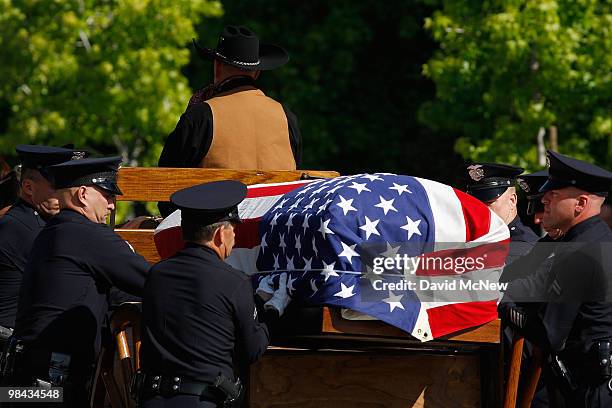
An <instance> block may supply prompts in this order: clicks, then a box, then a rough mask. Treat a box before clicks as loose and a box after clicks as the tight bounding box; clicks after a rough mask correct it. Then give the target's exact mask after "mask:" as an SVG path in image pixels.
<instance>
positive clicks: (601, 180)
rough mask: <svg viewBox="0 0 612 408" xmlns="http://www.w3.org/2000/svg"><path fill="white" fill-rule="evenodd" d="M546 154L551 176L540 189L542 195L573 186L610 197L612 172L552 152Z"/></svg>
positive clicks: (549, 175)
mask: <svg viewBox="0 0 612 408" xmlns="http://www.w3.org/2000/svg"><path fill="white" fill-rule="evenodd" d="M546 153H547V155H548V162H549V168H548V173H549V174H548V180H547V181H546V183H544V185H543V186H542V187H541V188H540V192H541V193H545V192H546V191H550V190H558V189H561V188H565V187H572V186H573V187H576V188H579V189H581V190H584V191H588V192H589V193H593V194H597V195H600V196H602V197H606V196H607V195H608V190H609V189H610V184H611V183H612V173H611V172H609V171H607V170H604V169H602V168H601V167H597V166H595V165H594V164H591V163H587V162H584V161H582V160H578V159H574V158H573V157H569V156H565V155H562V154H561V153H557V152H553V151H551V150H549V151H547V152H546Z"/></svg>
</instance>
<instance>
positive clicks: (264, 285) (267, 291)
mask: <svg viewBox="0 0 612 408" xmlns="http://www.w3.org/2000/svg"><path fill="white" fill-rule="evenodd" d="M255 294H256V295H257V296H259V297H260V298H261V299H262V300H263V301H264V302H267V301H268V300H270V299H272V295H273V294H274V283H272V275H268V276H264V277H263V278H262V280H260V281H259V286H257V289H256V290H255Z"/></svg>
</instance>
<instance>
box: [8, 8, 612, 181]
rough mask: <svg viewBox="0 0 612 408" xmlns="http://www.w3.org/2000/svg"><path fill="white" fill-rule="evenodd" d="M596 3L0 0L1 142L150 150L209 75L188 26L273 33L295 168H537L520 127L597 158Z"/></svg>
mask: <svg viewBox="0 0 612 408" xmlns="http://www.w3.org/2000/svg"><path fill="white" fill-rule="evenodd" d="M610 4H611V3H610V0H605V1H596V0H577V1H569V0H542V1H535V0H488V1H487V0H485V1H480V0H478V1H472V0H467V1H466V0H406V1H387V2H381V1H377V0H362V1H358V2H356V1H351V0H335V1H333V2H328V1H323V0H312V1H309V2H300V1H294V0H291V1H280V0H251V1H249V2H245V1H240V0H223V1H222V4H221V3H220V2H219V1H215V0H197V1H188V0H183V1H175V2H167V1H163V0H148V1H143V0H115V1H110V0H107V1H104V0H97V1H93V0H80V1H77V0H71V1H25V0H24V1H12V2H11V1H8V0H4V1H2V0H0V61H2V63H1V64H0V135H1V136H0V152H3V153H8V154H10V153H12V152H13V149H14V146H15V144H17V143H48V144H54V145H61V144H64V143H75V144H76V145H77V146H80V147H86V148H89V149H90V150H93V151H94V152H96V153H99V154H104V155H110V154H117V153H119V154H121V155H122V156H123V157H124V162H125V163H126V164H128V165H136V164H138V165H155V164H156V162H157V158H158V156H159V153H160V151H161V148H162V146H163V142H164V139H165V137H166V136H167V134H168V133H169V132H170V131H171V130H172V128H173V127H174V125H175V124H176V122H177V121H178V118H179V116H180V114H181V113H182V112H183V110H184V109H185V106H186V104H187V101H188V99H189V96H190V94H191V92H192V91H193V90H195V89H198V88H201V87H203V86H205V85H206V84H208V83H209V82H210V81H211V80H212V64H211V63H210V62H207V61H202V60H201V59H199V57H198V56H197V55H196V54H195V52H194V51H193V50H192V49H191V46H190V44H189V43H190V40H191V38H192V37H197V38H199V41H200V43H201V44H202V45H205V46H215V45H216V41H217V37H218V34H219V32H220V31H221V29H222V27H223V26H224V25H226V24H244V25H248V26H249V27H251V28H252V29H254V30H255V31H256V32H257V33H258V34H259V36H260V37H261V39H262V40H263V41H266V42H272V43H276V44H279V45H282V46H283V47H285V48H286V49H287V50H288V51H289V53H290V55H291V61H290V62H289V64H288V65H286V66H284V67H282V68H280V69H278V70H275V71H271V72H265V73H264V74H263V75H262V77H261V78H260V83H261V86H262V88H263V89H264V91H265V92H266V93H267V94H269V95H270V96H272V97H274V98H278V99H279V100H282V101H283V102H284V103H286V104H287V105H288V106H289V107H290V108H291V109H292V110H293V111H294V112H295V113H296V114H297V115H298V118H299V120H300V127H301V130H302V134H303V139H304V143H303V144H304V163H303V166H302V167H303V168H323V169H334V170H338V171H340V172H341V173H345V174H346V173H355V172H363V171H393V172H398V173H403V174H412V175H417V176H422V177H427V178H431V179H436V180H440V181H442V182H445V183H450V184H456V185H460V184H461V181H460V180H459V179H458V175H459V171H458V168H459V166H460V165H461V164H462V163H463V162H464V161H465V160H487V161H500V162H506V163H514V164H519V165H523V166H525V167H527V168H528V169H529V170H536V169H537V168H538V163H537V155H536V149H537V144H536V135H537V133H538V130H539V129H540V128H543V129H546V130H548V129H549V128H550V127H551V126H556V128H557V129H558V134H559V150H560V151H561V152H563V153H567V154H571V155H574V156H577V157H581V158H586V159H590V160H592V161H594V162H596V163H598V164H600V165H603V166H604V167H608V168H610V167H612V166H611V165H612V143H610V139H611V137H610V136H611V135H612V115H611V111H612V95H611V93H612V86H611V84H610V80H611V72H612V69H611V68H612V63H611V59H612V33H611V32H610V30H611V28H610V27H612V12H611V10H610Z"/></svg>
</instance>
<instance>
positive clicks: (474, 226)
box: [453, 188, 491, 242]
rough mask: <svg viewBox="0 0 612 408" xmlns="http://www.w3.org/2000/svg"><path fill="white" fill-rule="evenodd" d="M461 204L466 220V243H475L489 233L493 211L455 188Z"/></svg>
mask: <svg viewBox="0 0 612 408" xmlns="http://www.w3.org/2000/svg"><path fill="white" fill-rule="evenodd" d="M453 190H454V191H455V194H457V197H458V198H459V201H460V202H461V209H462V211H463V218H464V219H465V228H466V231H465V241H466V242H470V241H474V240H476V239H478V238H480V237H482V236H483V235H486V234H488V233H489V230H490V229H491V211H490V210H489V208H488V207H486V206H484V205H482V202H481V201H479V200H478V199H476V198H475V197H472V196H471V195H469V194H466V193H464V192H463V191H460V190H457V189H456V188H453Z"/></svg>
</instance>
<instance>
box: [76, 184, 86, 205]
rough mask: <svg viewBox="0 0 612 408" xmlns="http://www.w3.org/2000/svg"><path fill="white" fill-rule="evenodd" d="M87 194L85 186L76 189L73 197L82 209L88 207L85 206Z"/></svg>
mask: <svg viewBox="0 0 612 408" xmlns="http://www.w3.org/2000/svg"><path fill="white" fill-rule="evenodd" d="M88 194H89V191H87V187H85V186H80V187H78V188H77V189H76V191H75V194H74V197H75V198H76V200H77V202H78V203H79V204H80V205H81V206H82V207H88V205H87V196H88Z"/></svg>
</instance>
